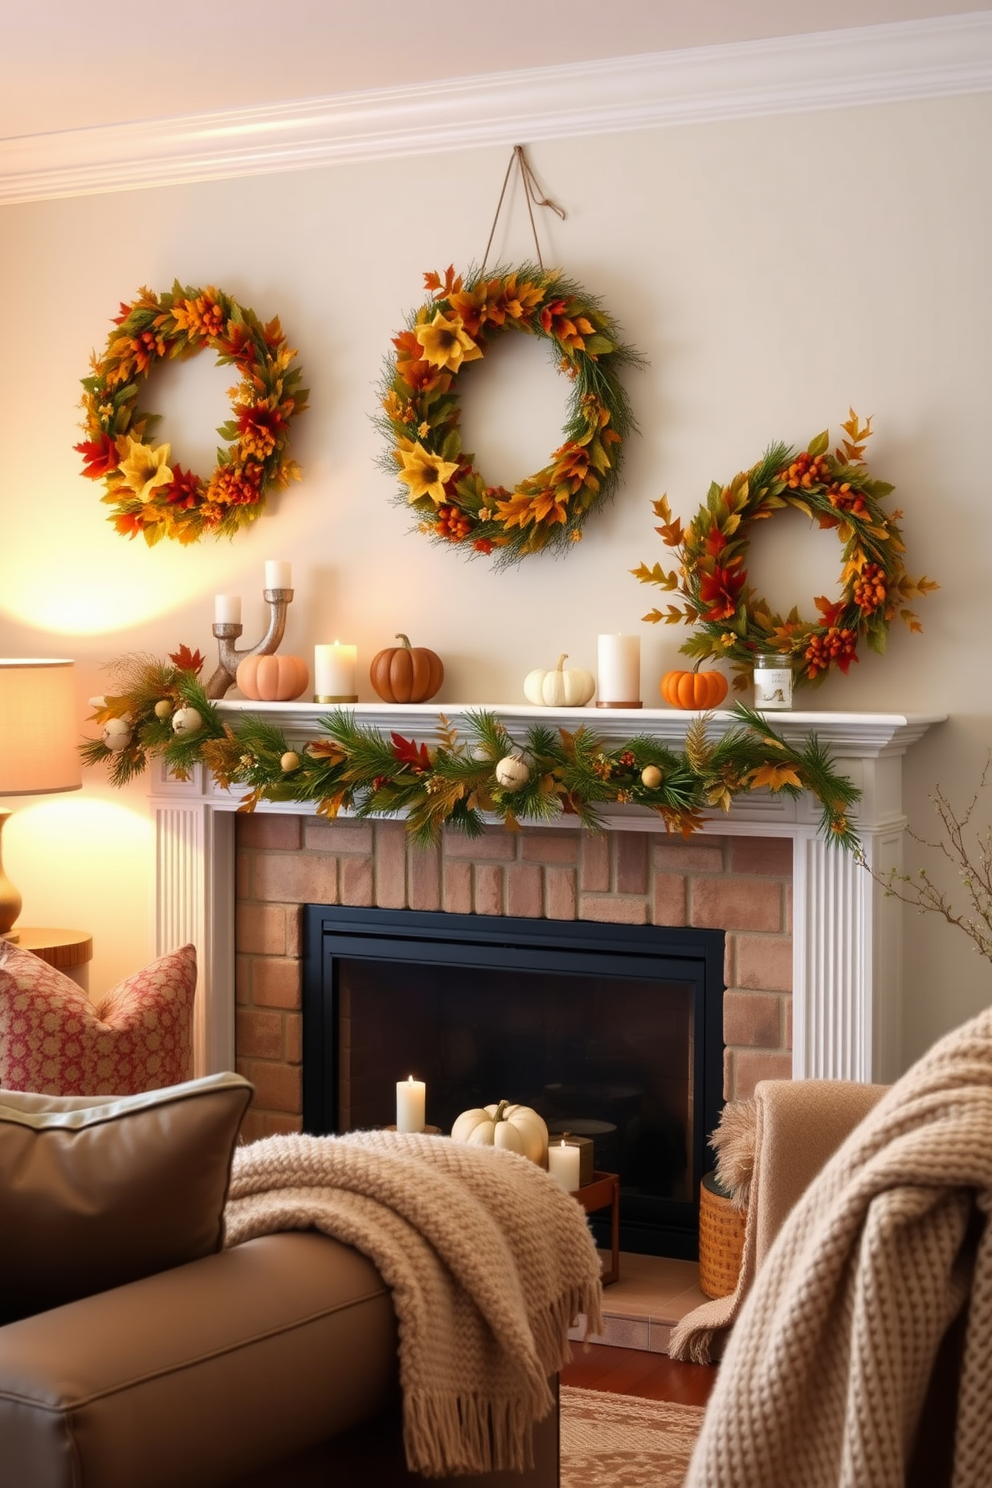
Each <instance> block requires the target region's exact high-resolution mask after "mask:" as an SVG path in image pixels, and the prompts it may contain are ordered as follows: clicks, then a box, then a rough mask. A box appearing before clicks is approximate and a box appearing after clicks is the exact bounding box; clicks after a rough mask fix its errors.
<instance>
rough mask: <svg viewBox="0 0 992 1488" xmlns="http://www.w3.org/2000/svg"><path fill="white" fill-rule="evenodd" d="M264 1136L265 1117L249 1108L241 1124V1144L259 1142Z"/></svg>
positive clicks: (253, 1108) (251, 1107) (252, 1107)
mask: <svg viewBox="0 0 992 1488" xmlns="http://www.w3.org/2000/svg"><path fill="white" fill-rule="evenodd" d="M264 1136H265V1116H264V1114H263V1113H262V1112H261V1111H256V1109H255V1107H254V1106H249V1107H248V1110H247V1111H246V1112H245V1114H244V1117H243V1119H242V1122H241V1140H242V1142H260V1141H261V1140H262V1138H263V1137H264Z"/></svg>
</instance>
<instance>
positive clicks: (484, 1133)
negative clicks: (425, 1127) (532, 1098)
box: [451, 1101, 548, 1168]
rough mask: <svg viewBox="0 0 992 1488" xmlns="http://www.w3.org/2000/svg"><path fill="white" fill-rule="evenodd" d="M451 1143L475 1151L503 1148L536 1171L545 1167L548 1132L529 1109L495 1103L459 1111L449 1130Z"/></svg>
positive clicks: (508, 1103) (504, 1102)
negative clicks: (461, 1143) (487, 1148)
mask: <svg viewBox="0 0 992 1488" xmlns="http://www.w3.org/2000/svg"><path fill="white" fill-rule="evenodd" d="M451 1140H452V1141H453V1142H468V1143H469V1144H470V1145H471V1146H476V1147H504V1148H506V1149H507V1150H508V1151H510V1152H519V1153H520V1154H521V1156H523V1157H529V1158H530V1160H531V1162H535V1163H537V1165H538V1167H540V1168H546V1167H547V1166H548V1128H547V1127H546V1125H545V1124H544V1120H543V1118H542V1117H540V1116H539V1115H538V1114H537V1112H536V1111H534V1110H532V1109H531V1107H530V1106H514V1105H511V1104H510V1102H509V1101H499V1102H498V1103H497V1104H496V1105H495V1106H482V1107H477V1108H476V1109H475V1110H473V1111H463V1112H462V1114H461V1115H460V1116H459V1117H458V1119H457V1121H456V1122H455V1124H454V1126H453V1127H452V1128H451Z"/></svg>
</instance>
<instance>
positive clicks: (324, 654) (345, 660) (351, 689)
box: [313, 641, 358, 703]
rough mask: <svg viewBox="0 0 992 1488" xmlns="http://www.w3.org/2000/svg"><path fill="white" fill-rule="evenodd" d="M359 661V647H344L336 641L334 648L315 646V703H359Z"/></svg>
mask: <svg viewBox="0 0 992 1488" xmlns="http://www.w3.org/2000/svg"><path fill="white" fill-rule="evenodd" d="M357 659H358V647H357V646H343V645H342V644H341V643H340V642H339V641H335V642H334V645H333V646H314V648H313V686H314V702H316V703H355V702H357V701H358V694H357V692H356V690H355V666H356V662H357Z"/></svg>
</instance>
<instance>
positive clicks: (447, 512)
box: [434, 506, 472, 542]
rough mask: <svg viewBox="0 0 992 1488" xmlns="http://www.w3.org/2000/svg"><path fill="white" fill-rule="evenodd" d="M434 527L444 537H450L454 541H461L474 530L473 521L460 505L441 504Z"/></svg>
mask: <svg viewBox="0 0 992 1488" xmlns="http://www.w3.org/2000/svg"><path fill="white" fill-rule="evenodd" d="M434 528H435V531H437V532H439V533H440V534H441V536H442V537H447V538H450V539H451V541H452V542H461V540H462V538H463V537H468V535H469V533H470V532H471V531H472V523H471V520H470V519H469V518H468V517H467V516H466V515H465V513H464V512H463V511H462V510H461V509H460V508H459V507H457V506H439V507H438V509H437V521H436V522H435V523H434Z"/></svg>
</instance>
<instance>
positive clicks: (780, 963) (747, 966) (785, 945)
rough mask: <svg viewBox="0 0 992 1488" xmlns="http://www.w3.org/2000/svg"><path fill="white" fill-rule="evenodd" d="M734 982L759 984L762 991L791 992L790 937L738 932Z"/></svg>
mask: <svg viewBox="0 0 992 1488" xmlns="http://www.w3.org/2000/svg"><path fill="white" fill-rule="evenodd" d="M737 986H738V987H758V988H760V989H761V991H763V992H791V991H792V939H791V937H786V936H784V935H783V936H774V937H773V936H763V935H741V936H738V939H737Z"/></svg>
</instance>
